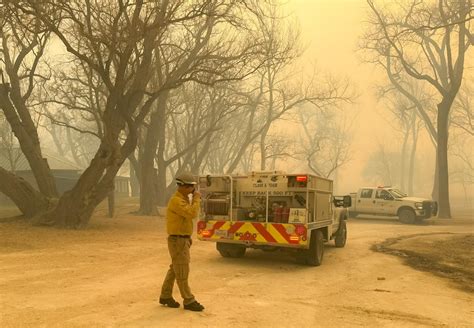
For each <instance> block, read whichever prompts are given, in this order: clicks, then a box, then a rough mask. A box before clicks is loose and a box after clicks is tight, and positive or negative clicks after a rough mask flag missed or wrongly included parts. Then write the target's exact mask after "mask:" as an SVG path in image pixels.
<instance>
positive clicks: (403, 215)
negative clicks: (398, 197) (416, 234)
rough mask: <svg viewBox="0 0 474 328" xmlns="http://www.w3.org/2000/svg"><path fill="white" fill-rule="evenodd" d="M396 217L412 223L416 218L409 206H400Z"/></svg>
mask: <svg viewBox="0 0 474 328" xmlns="http://www.w3.org/2000/svg"><path fill="white" fill-rule="evenodd" d="M398 219H399V220H400V222H402V223H407V224H413V223H414V222H415V219H416V215H415V212H414V211H413V210H412V209H410V208H402V209H401V210H400V212H398Z"/></svg>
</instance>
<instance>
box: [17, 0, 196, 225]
mask: <svg viewBox="0 0 474 328" xmlns="http://www.w3.org/2000/svg"><path fill="white" fill-rule="evenodd" d="M12 5H14V6H15V7H16V8H18V9H19V10H21V11H22V12H23V13H25V14H28V15H31V16H32V17H35V19H38V20H39V21H41V22H42V24H44V25H45V26H46V27H47V28H48V29H49V30H50V31H52V33H54V34H55V35H56V37H57V38H58V39H59V40H60V42H62V44H63V45H64V46H65V48H66V50H67V51H68V52H69V53H70V54H71V56H72V57H73V58H74V59H77V60H80V61H81V62H83V63H84V64H85V65H86V66H87V67H89V68H90V69H91V70H92V71H94V73H96V74H97V76H98V77H99V78H100V80H101V82H102V83H103V84H104V85H105V87H106V90H107V97H106V102H105V105H104V109H103V111H102V112H103V118H102V122H103V126H104V134H103V136H102V137H101V139H100V145H99V148H98V150H97V153H96V155H95V156H94V158H93V159H92V161H91V163H90V165H89V167H88V168H87V169H86V170H85V171H84V173H83V174H82V175H81V177H80V178H79V181H78V182H77V184H76V185H75V186H74V188H73V189H72V190H70V191H68V192H66V193H64V194H63V195H62V196H61V198H60V199H59V202H58V205H57V206H56V207H55V208H54V209H53V210H52V211H50V212H48V213H46V214H45V215H42V216H41V217H40V218H39V219H38V221H39V222H41V223H43V224H55V225H59V226H67V227H83V226H85V225H86V224H87V223H88V221H89V219H90V217H91V214H92V211H93V210H94V208H95V207H96V206H97V204H99V203H100V202H101V201H102V200H103V199H104V198H105V197H106V196H107V195H108V194H109V193H110V191H111V190H112V189H113V181H114V177H115V175H116V174H117V171H118V169H119V168H120V166H121V164H122V163H123V161H124V160H125V159H126V158H127V157H128V155H129V154H130V153H132V152H133V150H134V148H135V146H136V142H137V127H138V126H139V125H140V124H141V123H142V122H143V119H144V117H145V116H146V115H147V114H148V112H149V110H150V104H151V103H152V102H153V101H154V100H155V99H156V98H157V97H158V95H159V90H150V89H148V88H147V87H148V81H149V78H150V74H149V67H150V65H151V63H152V61H153V52H154V49H155V42H156V40H157V39H158V36H159V35H160V33H161V32H162V30H163V29H166V28H167V25H165V26H163V22H166V24H168V26H169V24H172V23H173V22H174V21H180V20H183V19H187V17H188V15H192V13H193V12H194V10H200V7H196V8H193V6H190V8H189V9H190V10H189V11H187V12H184V13H183V12H181V13H178V14H177V15H176V16H173V15H170V11H169V9H170V8H169V7H170V5H169V4H168V3H161V4H159V5H158V4H156V5H155V4H153V3H148V2H147V3H145V2H143V1H136V2H133V3H130V2H122V1H103V2H101V3H98V2H90V1H86V2H82V1H42V2H41V3H38V2H37V1H34V0H31V1H22V2H20V3H16V2H13V3H12ZM190 13H191V14H190ZM173 14H174V13H173ZM125 132H126V139H125V141H122V140H121V139H120V135H121V134H122V133H125Z"/></svg>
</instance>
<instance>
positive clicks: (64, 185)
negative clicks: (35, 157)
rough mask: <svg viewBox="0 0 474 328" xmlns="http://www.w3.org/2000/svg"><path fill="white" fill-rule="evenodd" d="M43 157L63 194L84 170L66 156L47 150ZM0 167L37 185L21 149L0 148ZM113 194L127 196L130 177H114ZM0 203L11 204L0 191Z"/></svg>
mask: <svg viewBox="0 0 474 328" xmlns="http://www.w3.org/2000/svg"><path fill="white" fill-rule="evenodd" d="M43 157H45V158H46V160H47V161H48V164H49V167H50V169H51V173H52V175H53V177H54V180H55V182H56V187H57V188H58V192H59V193H60V194H63V193H64V192H65V191H67V190H70V189H71V188H72V187H74V185H75V184H76V182H77V180H78V179H79V177H80V176H81V174H82V172H83V171H84V169H83V168H81V167H79V166H78V165H77V164H75V163H74V162H72V161H69V160H68V159H66V158H63V157H60V156H58V155H54V154H52V153H50V152H48V151H43ZM0 167H3V168H4V169H6V170H8V171H11V172H14V173H15V174H16V175H18V176H20V177H22V178H23V179H25V180H26V181H28V182H29V183H30V184H31V185H32V186H33V187H34V188H36V189H38V185H37V183H36V180H35V178H34V175H33V172H32V171H31V168H30V165H29V163H28V160H27V159H26V157H25V156H24V155H23V153H22V151H21V149H19V148H13V149H0ZM115 195H116V196H118V197H128V196H129V195H130V178H129V177H122V176H117V177H116V178H115ZM0 204H11V201H10V200H9V199H8V198H7V197H6V196H5V195H4V194H3V193H1V192H0Z"/></svg>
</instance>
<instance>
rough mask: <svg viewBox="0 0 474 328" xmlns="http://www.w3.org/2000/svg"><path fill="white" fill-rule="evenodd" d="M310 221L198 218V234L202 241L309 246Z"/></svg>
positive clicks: (274, 245) (291, 246)
mask: <svg viewBox="0 0 474 328" xmlns="http://www.w3.org/2000/svg"><path fill="white" fill-rule="evenodd" d="M309 233H310V230H309V229H308V226H307V225H304V224H291V223H286V224H284V223H261V222H248V221H247V222H244V221H219V220H211V221H198V227H197V237H198V239H199V240H202V241H212V242H219V243H228V244H239V245H243V246H245V247H252V248H261V247H264V246H273V247H284V248H308V247H309V240H308V239H309Z"/></svg>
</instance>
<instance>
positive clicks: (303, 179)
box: [296, 175, 308, 182]
mask: <svg viewBox="0 0 474 328" xmlns="http://www.w3.org/2000/svg"><path fill="white" fill-rule="evenodd" d="M296 181H298V182H306V181H308V176H306V175H298V176H296Z"/></svg>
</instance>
